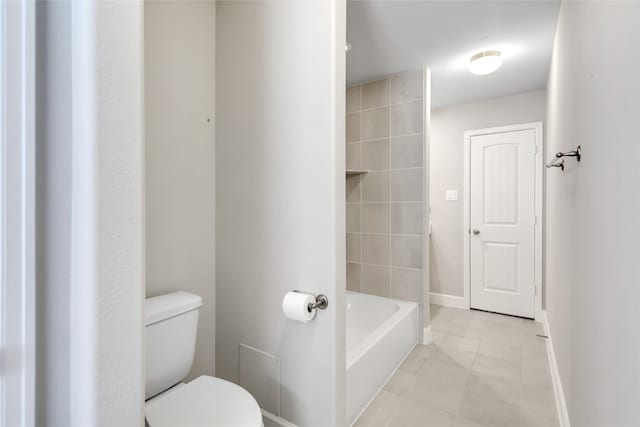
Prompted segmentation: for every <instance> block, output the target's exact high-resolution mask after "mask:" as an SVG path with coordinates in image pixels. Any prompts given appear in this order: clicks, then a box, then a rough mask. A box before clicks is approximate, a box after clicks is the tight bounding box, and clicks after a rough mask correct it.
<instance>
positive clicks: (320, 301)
mask: <svg viewBox="0 0 640 427" xmlns="http://www.w3.org/2000/svg"><path fill="white" fill-rule="evenodd" d="M293 292H297V293H299V294H302V293H304V292H300V291H298V290H295V289H294V290H293ZM328 306H329V298H327V296H326V295H324V294H318V295H316V302H314V303H309V305H308V306H307V310H308V311H309V313H311V312H312V311H313V310H314V309H316V308H319V309H320V310H324V309H325V308H327V307H328Z"/></svg>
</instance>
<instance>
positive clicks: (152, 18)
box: [144, 1, 215, 379]
mask: <svg viewBox="0 0 640 427" xmlns="http://www.w3.org/2000/svg"><path fill="white" fill-rule="evenodd" d="M144 18H145V22H144V27H145V28H144V31H145V114H146V116H145V120H146V123H145V131H146V135H145V136H146V138H145V139H146V250H147V253H146V268H147V283H146V295H147V297H151V296H155V295H159V294H163V293H167V292H172V291H176V290H181V291H186V292H191V293H194V294H197V295H200V296H201V297H202V301H203V305H202V308H201V309H200V318H199V323H198V337H197V344H196V352H195V356H194V363H193V368H192V370H191V373H190V375H189V379H191V378H193V377H196V376H199V375H203V374H209V375H213V373H214V371H215V351H214V345H215V314H214V310H215V252H214V249H215V234H214V224H215V210H214V193H215V182H214V178H215V177H214V163H215V159H214V151H215V147H214V116H213V114H214V82H215V76H214V72H215V69H214V68H215V67H214V59H215V2H213V1H147V2H145V11H144Z"/></svg>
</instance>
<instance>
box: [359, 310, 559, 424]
mask: <svg viewBox="0 0 640 427" xmlns="http://www.w3.org/2000/svg"><path fill="white" fill-rule="evenodd" d="M431 319H432V323H431V329H432V334H433V341H434V342H433V344H431V345H428V346H424V345H418V346H417V347H416V348H415V349H414V350H413V352H412V353H411V354H410V355H409V356H408V357H407V359H406V360H405V361H404V362H403V364H402V365H401V366H400V368H399V369H398V371H397V372H396V373H395V374H394V376H393V377H392V378H391V380H390V381H389V382H388V383H387V385H386V386H385V387H384V389H383V390H382V391H381V392H380V394H379V395H378V396H377V397H376V399H375V400H374V401H373V402H372V403H371V405H369V408H367V410H366V411H365V412H364V414H362V416H361V417H360V419H358V421H357V422H356V424H355V425H356V426H358V427H362V426H411V427H418V426H425V427H427V426H430V427H431V426H433V427H445V426H459V427H463V426H464V427H473V426H476V427H478V426H496V427H502V426H504V427H517V426H522V427H525V426H526V427H534V426H535V427H547V426H558V425H559V424H558V419H557V412H556V403H555V397H554V393H553V385H552V382H551V375H550V370H549V363H548V359H547V349H546V343H545V340H544V339H543V338H539V337H537V336H536V334H542V333H543V330H542V324H541V323H536V322H534V321H531V320H525V319H520V318H515V317H510V316H503V315H498V314H492V313H486V312H482V311H474V310H471V311H467V310H459V309H453V308H447V307H441V306H431Z"/></svg>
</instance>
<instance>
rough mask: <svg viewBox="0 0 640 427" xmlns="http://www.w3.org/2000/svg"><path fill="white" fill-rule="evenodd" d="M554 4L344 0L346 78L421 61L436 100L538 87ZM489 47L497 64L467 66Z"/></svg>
mask: <svg viewBox="0 0 640 427" xmlns="http://www.w3.org/2000/svg"><path fill="white" fill-rule="evenodd" d="M559 7H560V2H559V1H558V0H552V1H514V0H511V1H505V0H503V1H497V2H489V1H481V0H476V1H453V0H449V1H425V0H421V1H417V0H414V1H393V0H387V1H381V0H367V1H363V0H348V2H347V41H349V43H351V45H352V49H351V51H350V52H349V53H348V54H347V82H348V83H349V84H353V83H359V82H364V81H367V80H374V79H376V78H379V77H382V76H385V75H388V74H392V73H395V72H399V71H403V70H408V69H415V68H421V67H423V66H424V65H426V66H428V67H429V68H431V71H432V89H433V92H432V105H433V106H434V107H439V106H443V105H449V104H458V103H462V102H469V101H474V100H479V99H487V98H493V97H497V96H506V95H511V94H515V93H520V92H526V91H530V90H536V89H543V88H545V87H546V85H547V76H548V73H549V64H550V62H551V52H552V48H553V38H554V35H555V30H556V20H557V17H558V10H559ZM489 49H497V50H500V51H502V53H503V57H504V64H503V66H502V67H501V68H500V69H498V71H496V72H495V73H493V74H490V75H487V76H475V75H473V74H471V73H470V72H469V71H468V69H467V64H468V61H469V58H470V57H471V56H472V55H473V54H474V53H477V52H479V51H483V50H489Z"/></svg>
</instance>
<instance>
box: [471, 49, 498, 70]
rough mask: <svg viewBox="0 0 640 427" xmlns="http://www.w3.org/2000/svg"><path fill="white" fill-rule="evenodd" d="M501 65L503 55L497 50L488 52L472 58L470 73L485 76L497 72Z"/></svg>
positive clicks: (477, 54)
mask: <svg viewBox="0 0 640 427" xmlns="http://www.w3.org/2000/svg"><path fill="white" fill-rule="evenodd" d="M501 65H502V54H501V53H500V52H499V51H497V50H486V51H484V52H480V53H476V54H475V55H473V56H472V57H471V60H470V61H469V71H471V72H472V73H473V74H476V75H478V76H485V75H487V74H491V73H493V72H494V71H496V70H497V69H498V68H500V66H501Z"/></svg>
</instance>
